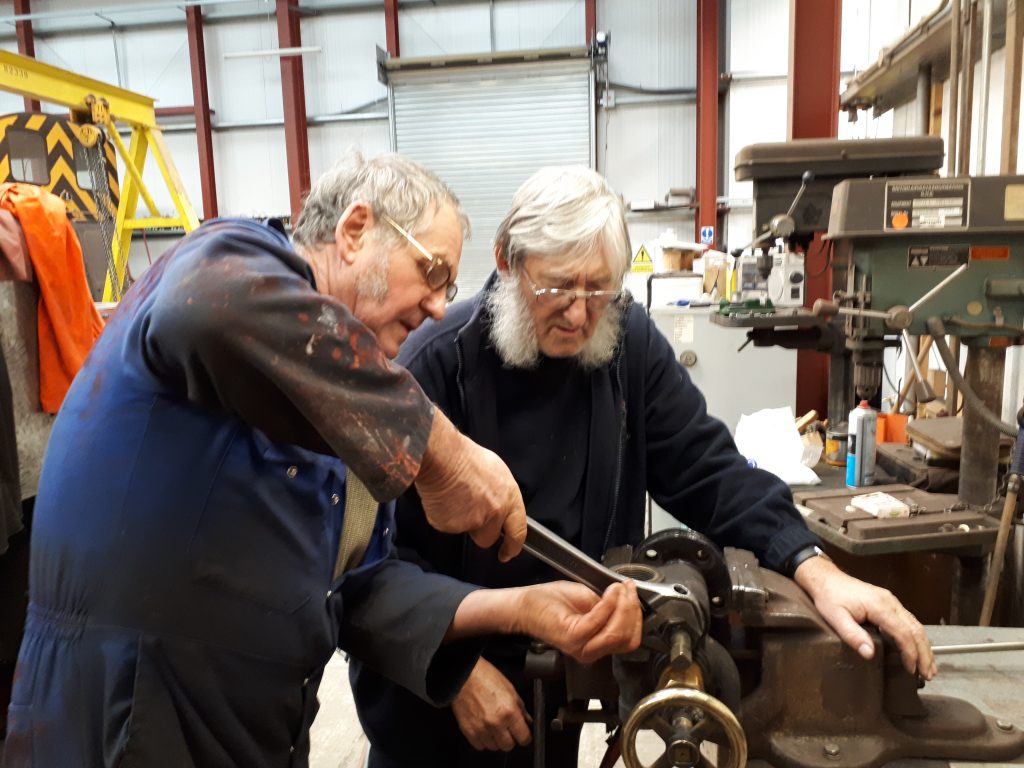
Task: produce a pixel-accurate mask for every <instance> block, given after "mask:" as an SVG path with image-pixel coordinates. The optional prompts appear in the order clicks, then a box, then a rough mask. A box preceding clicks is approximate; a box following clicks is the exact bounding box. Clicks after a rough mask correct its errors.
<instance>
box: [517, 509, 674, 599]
mask: <svg viewBox="0 0 1024 768" xmlns="http://www.w3.org/2000/svg"><path fill="white" fill-rule="evenodd" d="M523 549H525V550H526V551H527V552H529V553H530V554H531V555H533V556H534V557H535V558H537V559H538V560H540V561H541V562H543V563H547V564H548V565H550V566H551V567H552V568H554V569H555V570H556V571H558V572H559V573H561V574H562V575H563V576H566V577H568V578H570V579H572V580H573V581H577V582H579V583H580V584H582V585H583V586H585V587H590V589H592V590H594V591H595V592H596V593H597V594H599V595H601V594H604V591H605V589H607V588H608V587H609V586H611V585H612V584H614V583H616V582H622V581H626V580H627V578H628V577H626V576H623V575H622V574H621V573H616V572H615V571H613V570H612V569H611V568H607V567H605V566H603V565H601V563H599V562H597V561H596V560H594V559H593V558H592V557H590V556H589V555H587V554H585V553H584V552H581V551H580V550H578V549H577V548H576V547H574V546H573V545H572V544H570V543H569V542H567V541H566V540H565V539H563V538H561V537H560V536H556V535H555V534H554V533H553V532H552V531H551V530H549V529H548V528H546V527H545V526H543V525H541V524H540V523H538V522H537V521H536V520H532V519H528V520H527V526H526V542H525V543H524V544H523ZM634 583H635V584H636V591H637V596H638V597H639V598H640V602H641V603H642V604H643V606H644V608H646V609H647V610H655V609H657V607H658V605H659V604H660V603H662V602H663V601H665V600H678V599H680V598H681V597H685V596H687V595H689V590H688V589H687V588H686V587H685V586H683V585H682V584H653V583H651V582H649V581H636V582H634Z"/></svg>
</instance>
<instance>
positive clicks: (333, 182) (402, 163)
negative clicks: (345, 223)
mask: <svg viewBox="0 0 1024 768" xmlns="http://www.w3.org/2000/svg"><path fill="white" fill-rule="evenodd" d="M357 201H362V202H365V203H367V204H368V205H369V206H370V208H371V209H372V210H373V215H374V216H375V217H376V219H377V220H378V222H379V221H380V219H381V216H383V215H385V214H386V215H387V216H390V217H391V218H392V219H393V220H394V221H396V222H397V223H398V224H399V225H401V226H402V227H403V228H405V229H406V230H407V231H409V232H412V233H413V234H415V233H416V232H420V231H422V230H423V229H424V228H426V227H428V226H429V225H430V222H431V221H432V220H433V218H434V215H435V214H436V213H437V211H438V210H439V209H440V208H441V207H442V206H444V205H445V204H449V205H451V206H453V207H454V208H455V211H456V213H457V214H458V217H459V223H460V225H461V227H462V237H463V239H465V238H468V237H469V229H470V228H469V218H468V217H467V216H466V213H465V211H464V210H463V209H462V205H461V204H460V203H459V199H458V198H457V197H456V196H455V193H453V192H452V191H451V189H449V188H448V185H447V184H445V183H444V182H443V181H441V179H439V178H438V177H437V176H436V175H435V174H434V173H432V172H431V171H428V170H427V169H426V168H424V167H423V166H421V165H419V164H417V163H414V162H413V161H412V160H409V159H408V158H405V157H402V156H401V155H396V154H393V153H392V154H384V155H378V156H377V157H373V158H370V159H369V160H367V159H365V158H364V157H363V156H362V154H360V153H359V152H356V151H350V152H349V153H347V154H346V155H345V156H344V157H343V158H342V159H341V161H339V162H338V164H337V165H335V166H334V167H333V168H331V169H330V170H329V171H327V172H326V173H324V174H323V175H322V176H321V177H320V178H319V179H317V180H316V182H315V183H314V184H313V187H312V189H310V190H309V194H308V195H307V196H306V200H305V202H304V203H303V205H302V212H301V213H299V218H298V219H297V220H296V222H295V226H294V228H293V230H292V240H293V241H294V242H295V243H296V244H297V245H300V246H303V247H305V248H317V247H318V246H321V245H323V244H324V243H333V242H334V231H335V228H336V227H337V226H338V219H339V218H341V214H342V213H344V211H345V209H346V208H348V206H349V205H351V204H352V203H353V202H357ZM374 231H375V233H376V236H377V237H379V238H380V239H381V240H384V241H388V240H390V241H393V242H396V243H397V242H398V241H399V239H400V238H401V235H399V234H398V233H397V232H395V231H394V230H393V229H392V228H391V227H388V226H377V227H374Z"/></svg>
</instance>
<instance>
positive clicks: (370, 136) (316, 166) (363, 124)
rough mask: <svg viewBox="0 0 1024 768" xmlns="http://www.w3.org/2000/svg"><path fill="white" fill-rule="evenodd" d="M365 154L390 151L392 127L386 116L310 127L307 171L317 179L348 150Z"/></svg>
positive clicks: (378, 153)
mask: <svg viewBox="0 0 1024 768" xmlns="http://www.w3.org/2000/svg"><path fill="white" fill-rule="evenodd" d="M353 149H356V150H359V151H360V152H362V153H363V155H364V156H365V157H374V156H376V155H380V154H383V153H384V152H390V151H391V130H390V127H389V126H388V120H387V117H382V118H380V119H378V120H360V121H358V122H344V123H327V124H325V125H311V126H310V127H309V174H310V178H311V179H314V180H315V179H316V178H317V177H319V176H320V174H322V173H323V172H324V171H327V170H329V169H330V168H331V167H332V166H333V165H334V164H335V163H337V162H338V160H340V159H341V157H342V155H344V154H345V153H346V152H348V151H349V150H353Z"/></svg>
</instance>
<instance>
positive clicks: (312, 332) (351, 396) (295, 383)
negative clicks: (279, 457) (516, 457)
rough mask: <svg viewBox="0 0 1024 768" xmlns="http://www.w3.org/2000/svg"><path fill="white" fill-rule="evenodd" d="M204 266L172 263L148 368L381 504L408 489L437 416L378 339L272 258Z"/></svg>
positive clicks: (148, 331)
mask: <svg viewBox="0 0 1024 768" xmlns="http://www.w3.org/2000/svg"><path fill="white" fill-rule="evenodd" d="M237 248H238V250H240V251H244V250H247V249H250V248H252V244H246V243H242V244H240V245H238V246H237ZM196 261H197V260H195V259H175V260H173V261H172V262H171V263H170V264H169V265H167V267H166V268H165V273H164V275H163V276H162V278H161V280H160V282H159V285H158V287H157V289H156V291H155V294H154V296H153V299H152V301H151V305H150V308H149V310H148V317H147V321H148V322H147V323H145V324H144V330H143V331H142V338H141V339H140V343H141V345H142V347H143V354H144V356H145V359H146V361H147V364H148V366H149V368H150V370H151V371H153V372H154V374H155V375H157V376H159V377H160V378H161V379H163V380H164V381H165V382H167V383H168V384H169V385H170V386H171V387H172V388H173V389H176V390H179V391H182V392H183V393H184V394H185V395H186V396H187V397H188V398H189V399H190V400H192V401H194V402H197V403H200V404H202V405H204V406H207V407H210V408H217V409H220V410H224V411H227V412H229V413H231V414H233V415H235V416H237V417H238V418H239V419H240V420H242V421H243V422H246V423H247V424H249V425H252V426H254V427H256V428H258V429H260V430H262V431H263V432H265V433H266V434H267V435H268V436H269V437H270V438H271V439H272V440H275V441H277V442H284V443H291V444H295V445H300V446H302V447H304V448H308V449H310V450H314V451H318V452H321V453H330V454H334V455H336V456H338V457H340V458H341V459H342V460H343V461H344V462H345V463H346V464H347V465H348V467H349V468H350V469H351V470H353V471H354V472H355V473H356V474H357V475H358V476H359V477H360V479H362V480H363V482H364V483H365V484H366V486H367V488H369V490H370V492H371V493H372V494H373V495H374V496H375V497H376V498H377V499H378V500H382V501H383V500H386V499H391V498H394V497H396V496H398V495H399V494H400V493H401V492H402V491H404V490H405V489H406V488H408V487H409V486H410V485H411V483H412V481H413V480H414V478H415V477H416V475H417V474H418V472H419V467H420V462H421V460H422V457H423V453H424V451H425V450H426V445H427V439H428V437H429V434H430V427H431V422H432V419H433V406H432V405H431V403H430V401H429V400H428V399H427V398H426V396H425V395H424V394H423V391H422V390H421V389H420V387H419V385H418V384H417V383H416V381H415V380H414V379H413V377H412V376H411V375H409V373H408V372H407V371H406V370H405V369H404V368H401V367H400V366H397V365H395V364H394V363H392V362H391V361H390V360H388V359H387V357H386V356H385V355H384V353H383V352H382V351H381V349H380V347H379V345H378V343H377V339H376V336H374V334H373V333H372V332H371V331H370V330H369V329H368V328H367V327H366V326H365V325H363V324H362V323H360V322H359V321H358V320H357V319H356V318H355V317H354V316H353V315H352V314H351V313H350V312H349V311H348V310H347V309H346V308H345V307H344V306H343V305H342V304H341V303H339V302H338V301H336V300H334V299H333V298H331V297H328V296H324V295H322V294H320V293H317V292H316V291H315V290H314V289H313V287H312V286H311V285H310V283H309V281H308V280H307V279H306V278H305V277H304V276H302V275H300V274H297V273H296V272H294V271H293V270H289V269H286V268H282V265H281V264H280V261H279V260H276V259H274V258H273V257H271V256H266V257H263V258H261V257H260V256H259V254H258V253H257V254H256V255H255V256H254V255H253V254H252V253H249V254H245V255H238V256H235V255H224V254H223V253H218V254H217V257H216V258H211V259H205V260H204V259H199V260H198V264H199V268H197V267H196Z"/></svg>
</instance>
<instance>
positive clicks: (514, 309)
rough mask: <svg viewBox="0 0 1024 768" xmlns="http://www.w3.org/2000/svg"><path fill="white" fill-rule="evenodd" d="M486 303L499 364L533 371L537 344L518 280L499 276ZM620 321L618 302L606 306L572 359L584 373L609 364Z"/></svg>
mask: <svg viewBox="0 0 1024 768" xmlns="http://www.w3.org/2000/svg"><path fill="white" fill-rule="evenodd" d="M486 301H487V309H488V310H489V311H490V314H491V327H490V337H491V342H492V343H493V344H494V348H495V350H496V351H497V352H498V357H499V358H501V362H502V363H504V364H505V365H507V366H509V367H510V368H527V369H528V368H536V367H537V365H538V364H539V363H540V358H541V351H540V342H539V341H538V339H537V329H536V328H535V327H534V325H533V318H532V317H531V316H530V310H529V308H528V307H527V306H526V300H525V299H524V298H523V294H522V292H521V291H520V290H519V281H518V280H516V279H515V278H514V277H511V276H508V275H505V274H502V273H498V282H497V283H496V284H495V286H494V288H493V289H492V290H491V291H490V293H488V294H487V297H486ZM621 319H622V306H621V305H620V304H619V303H618V302H614V303H612V304H609V305H608V307H607V308H606V309H605V310H604V313H603V314H602V315H601V319H600V320H598V321H597V327H596V328H595V329H594V333H593V335H592V336H591V337H590V338H589V339H587V341H586V342H584V344H583V347H582V349H580V351H579V352H578V353H577V354H576V355H575V356H574V359H575V360H576V362H577V363H579V365H580V366H581V367H582V368H583V369H584V370H587V371H593V370H596V369H597V368H601V367H603V366H605V365H607V364H608V363H610V362H611V360H612V358H613V357H614V356H615V350H616V348H617V347H618V345H619V335H620V333H621V328H620V326H621Z"/></svg>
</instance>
